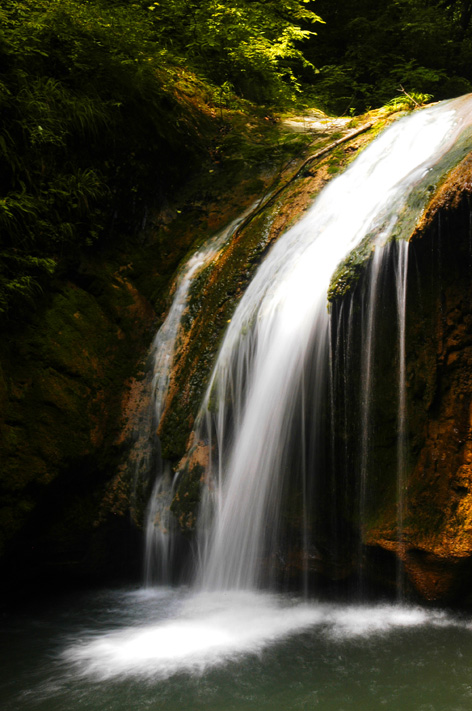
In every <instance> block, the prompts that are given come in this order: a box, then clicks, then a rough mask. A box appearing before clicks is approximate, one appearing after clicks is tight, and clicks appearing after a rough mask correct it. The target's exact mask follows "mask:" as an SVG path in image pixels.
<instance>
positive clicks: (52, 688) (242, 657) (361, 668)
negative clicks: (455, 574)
mask: <svg viewBox="0 0 472 711" xmlns="http://www.w3.org/2000/svg"><path fill="white" fill-rule="evenodd" d="M0 652H1V660H2V664H1V667H0V708H1V709H2V710H3V711H13V710H14V711H26V710H29V709H31V710H33V709H35V710H38V711H39V710H41V711H80V710H81V709H84V710H89V709H90V710H91V711H92V710H93V711H105V710H106V711H122V710H123V711H124V710H130V711H131V710H132V711H141V710H145V709H146V710H150V711H158V710H159V711H174V710H177V709H178V710H180V711H184V710H185V711H186V710H188V711H194V710H198V709H208V710H210V709H211V710H212V711H213V710H214V711H229V710H233V709H234V710H235V711H236V710H239V709H241V710H242V709H245V710H253V709H254V710H255V709H258V710H260V711H278V710H279V709H280V710H292V709H293V710H295V709H297V710H302V709H303V710H306V709H323V711H348V710H352V709H359V710H362V711H378V710H379V709H389V710H391V711H446V710H447V711H470V709H472V620H469V619H468V618H459V617H454V616H452V615H450V614H448V613H445V612H441V611H435V610H424V609H422V608H416V607H407V606H394V605H378V606H376V605H371V606H347V605H338V604H336V605H334V604H333V605H330V604H327V603H317V602H313V601H310V602H308V603H306V602H303V601H301V600H299V599H296V598H293V597H289V596H281V595H280V596H278V595H268V594H262V593H260V594H255V593H241V592H239V593H226V594H225V593H220V594H216V593H212V594H202V595H195V594H194V593H190V592H189V591H186V590H183V589H180V590H170V589H160V590H154V591H145V590H129V589H128V590H115V591H110V590H108V591H102V592H94V593H89V594H82V595H70V596H67V597H65V598H62V599H61V601H60V602H58V601H57V600H55V601H52V602H51V603H50V604H46V605H43V606H42V607H41V608H39V607H38V606H37V607H36V609H35V610H34V611H29V612H26V611H25V612H22V613H20V614H19V613H12V614H10V615H9V614H7V615H5V616H4V619H3V626H2V635H1V646H0Z"/></svg>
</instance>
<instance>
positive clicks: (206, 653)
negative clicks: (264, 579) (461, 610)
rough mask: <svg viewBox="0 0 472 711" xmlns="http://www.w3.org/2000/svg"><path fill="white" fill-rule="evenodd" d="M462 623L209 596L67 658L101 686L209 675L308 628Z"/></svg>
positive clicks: (378, 630)
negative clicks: (111, 681)
mask: <svg viewBox="0 0 472 711" xmlns="http://www.w3.org/2000/svg"><path fill="white" fill-rule="evenodd" d="M456 624H458V623H457V622H455V621H454V620H453V619H452V618H450V617H448V615H447V614H446V613H445V612H441V611H434V610H425V609H422V608H417V607H406V606H399V605H374V606H343V605H333V604H325V603H304V602H299V601H298V600H294V599H293V598H288V597H283V596H280V595H279V596H277V595H270V594H265V593H255V592H240V591H235V592H232V591H230V592H224V593H201V594H197V595H192V596H190V597H188V598H186V599H184V600H183V601H182V603H181V607H180V609H179V610H178V612H175V611H174V617H173V618H172V619H164V620H157V621H154V622H148V623H146V624H137V625H136V624H135V625H134V626H130V627H125V628H123V629H121V630H118V631H116V630H114V631H109V632H104V633H101V634H99V635H96V636H94V637H92V638H89V639H88V640H84V639H82V640H80V641H77V642H74V643H72V644H71V645H70V646H69V647H68V648H67V649H66V650H65V651H64V652H63V655H62V659H63V661H65V662H66V663H68V664H70V665H72V667H73V669H74V671H75V673H78V674H80V675H84V676H91V677H94V678H95V679H96V680H99V681H104V680H107V679H111V678H116V677H120V678H123V677H127V676H133V677H136V676H137V677H147V678H153V679H156V678H168V677H170V676H172V675H174V674H177V673H179V672H190V673H193V674H195V673H196V674H201V673H203V672H204V671H206V670H208V669H210V668H212V667H216V666H220V665H222V664H225V663H227V662H229V661H231V660H235V659H238V658H241V657H242V656H244V655H250V654H260V653H261V652H263V651H264V650H265V649H267V648H268V647H269V646H272V645H275V644H277V643H278V642H280V641H282V640H284V639H286V638H287V637H289V636H293V635H297V634H301V633H303V632H308V631H311V633H312V634H318V635H322V636H325V637H328V638H330V639H332V640H333V639H334V640H340V641H345V640H347V639H360V638H367V637H371V636H372V635H380V634H389V633H392V632H394V631H395V630H398V629H412V628H417V627H420V626H429V625H432V626H451V625H456Z"/></svg>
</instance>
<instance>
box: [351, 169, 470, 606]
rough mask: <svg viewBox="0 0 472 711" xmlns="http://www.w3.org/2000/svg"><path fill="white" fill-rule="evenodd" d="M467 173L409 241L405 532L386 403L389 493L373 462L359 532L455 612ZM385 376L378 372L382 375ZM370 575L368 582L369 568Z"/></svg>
mask: <svg viewBox="0 0 472 711" xmlns="http://www.w3.org/2000/svg"><path fill="white" fill-rule="evenodd" d="M470 163H471V161H470V159H469V160H466V161H464V162H463V164H461V166H459V168H458V169H457V170H456V171H454V173H453V174H452V175H451V177H450V178H449V180H448V181H447V182H446V184H445V185H444V186H443V188H442V189H441V190H440V191H439V194H438V195H437V196H436V198H435V199H434V201H433V203H432V204H431V206H430V209H429V211H428V212H427V214H426V217H425V219H424V220H423V223H422V224H421V225H420V228H419V229H418V230H417V231H416V232H415V234H414V235H413V236H412V239H411V241H410V253H409V269H408V296H407V325H406V385H407V393H406V397H407V411H408V464H407V471H406V473H405V480H404V486H403V503H402V507H403V513H402V517H403V522H402V525H401V526H400V525H399V522H398V513H399V506H398V504H397V499H398V492H395V486H394V485H393V481H394V479H395V471H394V467H393V466H390V467H389V465H388V462H389V461H391V462H394V461H396V453H395V449H394V444H393V443H392V444H391V445H390V446H388V443H387V442H386V441H385V440H384V441H383V442H381V441H380V440H381V438H382V435H381V433H382V431H383V430H385V429H386V428H387V427H388V420H390V421H391V416H388V413H389V411H390V409H391V408H390V405H391V403H390V402H382V400H381V399H380V400H379V402H378V407H377V408H376V414H377V417H378V418H379V421H378V423H377V427H376V430H375V432H374V441H373V448H374V451H375V450H376V448H377V449H378V450H379V451H380V450H381V449H382V447H383V448H384V457H382V460H383V462H384V464H385V463H387V464H386V466H384V468H383V475H382V476H383V478H384V480H387V482H388V480H390V486H388V485H387V486H386V487H385V489H384V492H382V490H381V489H382V487H381V486H380V485H379V482H378V476H377V475H376V472H375V465H376V460H375V457H374V460H373V461H372V463H371V467H370V469H369V473H368V475H369V479H368V482H369V487H370V486H372V487H373V492H372V495H373V497H374V498H376V507H377V510H376V512H375V514H373V513H372V515H370V516H369V517H368V520H367V521H364V522H363V535H364V541H365V543H366V544H367V546H369V547H370V548H371V549H372V550H375V548H379V547H380V548H381V549H383V550H385V551H390V552H392V553H393V554H394V555H395V557H396V559H397V560H399V561H401V565H402V567H403V570H404V575H405V578H406V585H407V587H408V586H409V587H410V588H411V589H412V591H413V592H414V593H416V594H418V595H419V596H420V597H421V598H424V599H426V600H432V601H448V602H449V601H451V602H461V603H466V602H469V603H470V602H471V600H470V583H471V576H472V409H471V405H472V244H471V222H470V220H471V218H470V215H471V212H470V205H469V200H470V198H469V194H470V175H471V172H470V167H471V166H470ZM381 337H382V338H384V339H385V343H386V344H387V350H388V349H389V348H392V350H393V349H394V348H395V346H394V343H393V336H389V335H388V329H387V331H385V330H384V331H383V332H382V335H381ZM388 344H389V345H388ZM385 366H386V363H385V361H384V362H383V363H382V362H381V363H380V364H379V367H380V370H382V368H385ZM387 372H388V371H387ZM380 392H382V385H381V382H380ZM391 425H393V423H392V422H391ZM389 491H390V493H388V492H389ZM368 557H369V556H368ZM374 558H375V556H374V557H373V559H374ZM392 564H393V565H394V564H395V563H394V559H393V558H392ZM370 572H371V573H372V574H374V575H375V564H372V566H371V570H370ZM393 578H394V576H391V582H392V581H393Z"/></svg>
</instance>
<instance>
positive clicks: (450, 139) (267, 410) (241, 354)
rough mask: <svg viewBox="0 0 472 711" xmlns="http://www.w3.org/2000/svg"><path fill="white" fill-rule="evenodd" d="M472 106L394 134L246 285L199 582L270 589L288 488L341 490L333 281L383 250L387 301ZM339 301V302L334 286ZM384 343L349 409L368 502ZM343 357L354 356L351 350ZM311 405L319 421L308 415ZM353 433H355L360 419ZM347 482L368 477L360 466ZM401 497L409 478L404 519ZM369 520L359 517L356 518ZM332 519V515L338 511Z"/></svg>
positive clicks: (206, 424) (399, 403)
mask: <svg viewBox="0 0 472 711" xmlns="http://www.w3.org/2000/svg"><path fill="white" fill-rule="evenodd" d="M471 103H472V102H471V99H470V97H469V98H468V97H465V98H462V99H459V100H455V101H454V102H446V103H443V104H441V105H439V106H436V107H433V108H429V109H426V110H423V111H421V112H416V113H415V114H413V115H411V116H409V117H408V118H406V119H404V120H403V121H402V122H400V123H397V124H394V125H393V126H392V127H390V128H389V129H387V130H386V131H385V132H384V133H383V134H382V135H381V136H380V137H379V138H378V139H377V140H376V141H375V142H374V143H373V144H371V145H370V146H369V147H368V148H367V149H366V150H365V151H364V152H363V153H362V154H361V155H360V156H359V157H358V159H357V160H356V161H355V162H354V163H353V164H352V166H351V167H350V168H349V169H348V170H347V171H346V172H345V173H344V174H343V175H342V176H340V177H339V178H337V179H336V180H335V181H333V182H332V183H330V184H329V185H328V186H327V188H325V190H324V191H323V193H322V194H321V195H320V196H319V198H318V199H317V201H316V202H315V204H314V205H313V207H312V208H311V209H310V210H309V211H308V213H307V214H306V216H305V217H304V218H303V219H302V220H301V221H300V222H299V223H298V224H297V225H296V226H295V227H294V228H292V229H291V230H289V231H288V232H287V233H286V234H285V235H284V236H283V237H282V238H281V239H280V240H279V241H278V243H277V244H276V245H275V246H274V247H273V249H272V250H271V252H270V254H269V255H268V257H267V258H266V260H265V262H264V263H263V264H262V265H261V267H260V269H259V271H258V272H257V274H256V276H255V278H254V280H253V282H252V283H251V285H250V286H249V288H248V289H247V291H246V293H245V295H244V297H243V299H242V301H241V302H240V304H239V306H238V309H237V311H236V313H235V315H234V317H233V319H232V321H231V324H230V326H229V328H228V331H227V334H226V336H225V339H224V342H223V345H222V347H221V350H220V353H219V356H218V359H217V362H216V366H215V369H214V372H213V375H212V378H211V382H210V385H209V388H208V391H207V395H206V398H205V401H204V403H203V406H202V411H201V415H200V428H199V430H198V432H197V441H198V440H200V441H206V442H207V443H209V446H210V451H211V462H210V464H209V467H208V472H207V482H208V485H207V489H206V491H205V492H204V495H203V497H202V507H201V508H202V510H201V513H200V517H201V522H202V523H203V522H204V523H203V525H201V526H200V531H201V535H200V559H201V567H200V575H199V579H200V583H201V584H202V585H204V587H207V588H211V589H231V588H236V589H241V588H251V587H254V586H258V585H260V584H262V583H263V582H264V581H265V582H267V581H268V580H269V581H270V579H271V574H270V573H271V570H273V569H274V567H275V568H284V567H285V568H286V567H287V566H288V562H287V560H286V555H287V550H286V549H284V545H283V536H282V535H281V533H282V532H285V533H286V532H287V527H286V526H285V518H287V515H288V514H287V512H286V511H284V512H282V511H281V508H280V507H281V501H282V499H284V498H288V501H289V503H290V504H291V503H293V501H294V499H295V498H296V497H294V496H293V495H291V492H290V489H291V482H298V483H300V482H302V488H303V491H304V494H303V495H302V496H301V500H302V501H305V502H306V501H307V499H312V498H316V496H317V490H318V489H319V488H320V487H321V486H322V485H323V486H324V487H325V488H326V481H328V482H329V481H331V484H329V486H333V483H332V477H331V478H330V476H329V473H328V474H327V472H326V469H329V467H330V466H331V465H330V459H331V460H332V461H334V457H333V456H330V454H329V451H327V448H326V446H325V440H326V439H330V436H328V437H327V434H329V426H328V425H329V422H330V421H332V415H331V414H330V411H329V400H330V393H332V392H333V387H332V384H330V380H329V372H330V367H329V365H330V358H331V359H333V358H334V360H336V358H337V357H338V356H337V354H334V355H333V353H332V352H331V349H330V343H331V344H332V343H333V339H332V338H331V339H330V319H329V315H328V311H327V308H326V307H327V293H328V288H329V285H330V279H331V277H332V275H333V273H334V272H335V270H336V267H337V266H338V264H339V263H340V262H342V260H343V259H344V258H346V256H347V255H349V254H350V253H351V252H352V250H355V249H357V250H358V251H359V254H358V255H357V258H358V260H359V261H360V262H362V260H364V261H368V260H369V255H370V254H371V250H372V245H373V244H375V245H377V249H376V250H375V256H374V258H373V261H372V262H371V268H370V270H368V273H369V274H371V275H372V276H371V278H372V279H373V283H371V284H370V286H369V287H368V288H367V291H366V294H367V295H368V294H371V296H366V298H367V300H371V301H372V302H374V301H375V296H374V294H375V292H376V289H377V286H376V284H375V280H376V279H377V276H376V275H378V273H380V272H381V271H383V270H387V271H388V270H390V269H391V266H389V265H388V264H386V265H384V263H383V262H384V260H385V259H388V255H389V254H390V252H392V250H383V249H382V246H383V245H384V244H385V243H387V242H389V240H392V239H402V238H403V239H405V238H408V236H409V235H410V234H411V232H412V229H413V228H414V226H415V224H416V221H417V219H418V217H419V215H420V213H421V210H422V208H423V206H424V205H425V204H426V202H427V200H428V197H429V194H430V186H434V185H435V184H436V183H437V181H438V180H439V178H440V177H441V175H442V174H443V173H444V172H445V171H446V170H447V169H448V167H450V166H451V165H453V164H455V162H457V161H458V160H460V157H461V156H462V155H465V153H466V152H467V151H468V149H469V148H470V122H471V118H470V117H471ZM340 205H342V206H343V210H342V211H341V210H340V209H339V206H340ZM393 251H395V253H396V254H398V255H400V262H401V266H400V267H399V268H398V272H399V282H398V283H399V284H400V286H399V291H398V292H397V297H396V298H395V299H394V300H395V303H396V304H397V305H398V307H397V306H396V314H397V315H396V316H395V318H394V327H396V328H397V330H398V332H399V334H400V341H401V340H402V338H404V313H405V306H404V304H405V302H404V299H405V288H406V279H405V274H406V257H405V255H406V251H405V250H403V249H398V250H393ZM402 260H403V261H402ZM377 262H378V264H377ZM375 264H377V267H376V268H375V269H374V268H373V266H372V265H375ZM394 270H395V268H394ZM337 276H338V284H339V283H342V282H343V279H344V276H343V272H342V270H341V272H340V274H338V275H337ZM346 278H349V274H348V275H347V277H346ZM331 298H332V299H336V293H335V290H334V293H332V294H331ZM365 318H366V319H367V320H366V321H365V325H364V331H366V333H367V335H366V338H371V331H372V329H373V328H374V322H375V319H376V317H375V314H374V311H372V309H371V311H370V312H369V309H367V311H366V315H365ZM369 322H370V324H371V325H370V326H369ZM395 324H397V326H395ZM347 328H348V331H349V326H348V327H347ZM331 332H332V328H331ZM372 344H373V341H372ZM372 344H371V345H369V344H367V346H366V349H365V352H364V355H363V359H362V360H363V362H362V363H361V367H362V374H361V377H360V382H361V384H363V385H364V387H365V388H366V389H367V392H362V393H361V396H360V398H359V396H358V397H357V402H358V405H359V411H358V412H354V413H349V412H348V410H349V403H344V410H345V413H346V416H347V418H348V419H349V418H352V417H354V418H357V419H358V420H360V422H361V423H363V427H362V430H361V434H360V441H361V450H363V449H365V452H364V453H362V454H361V456H360V462H359V455H357V456H355V457H354V461H356V465H357V466H358V467H359V466H360V470H361V484H360V492H358V494H357V498H358V500H359V504H358V506H359V507H360V508H362V507H364V504H363V503H362V501H363V499H366V498H367V496H368V492H367V489H368V480H367V474H366V472H367V468H368V458H369V452H368V449H369V428H370V426H371V425H370V422H371V421H372V417H371V414H370V409H371V407H372V405H371V402H370V400H371V398H370V394H369V391H370V390H371V388H372V387H373V383H372V380H371V379H372V376H371V374H370V373H369V369H371V367H372V366H371V364H370V357H371V356H370V355H369V353H370V351H371V348H372V347H373V345H372ZM344 352H345V354H346V355H345V357H347V358H348V359H349V353H348V349H347V350H346V349H344ZM399 352H400V361H399V367H398V369H397V375H396V376H395V377H394V378H392V381H393V383H394V386H393V387H394V391H395V392H394V395H393V397H394V399H395V401H396V405H395V407H396V408H397V413H398V412H399V413H400V414H397V417H396V420H397V425H396V427H397V431H398V432H399V437H398V441H399V442H400V444H399V445H398V461H399V462H400V461H401V459H402V457H404V455H403V454H402V452H403V451H404V448H405V434H406V418H405V417H406V416H405V413H404V401H403V399H402V398H403V395H401V394H400V395H398V388H399V387H400V385H401V387H400V389H402V388H403V387H404V365H402V363H403V361H404V346H402V345H400V351H399ZM358 382H359V379H358ZM354 402H356V400H354ZM308 403H309V404H308ZM308 409H309V410H310V414H309V417H308V418H307V417H306V416H305V415H302V416H301V417H300V413H301V412H302V413H306V412H307V410H308ZM300 420H301V421H300ZM327 423H328V424H327ZM346 426H348V427H351V425H350V424H349V423H347V425H346ZM328 450H329V447H328ZM300 452H301V454H300ZM404 468H405V463H403V464H402V463H399V464H398V469H399V470H401V474H400V476H399V479H400V480H401V481H403V478H404V477H405V471H404ZM363 470H364V472H363V473H362V471H363ZM348 475H349V476H350V478H352V477H353V476H354V478H356V477H358V476H359V471H356V472H354V473H352V472H351V473H349V474H348ZM308 479H309V480H310V484H309V485H308V484H307V480H308ZM402 490H403V484H402V483H401V484H399V488H398V511H399V518H400V520H401V519H402V516H403V514H402V507H403V505H404V504H403V503H402V500H401V491H402ZM287 492H288V496H287ZM320 500H321V501H323V496H320ZM309 503H310V506H309V509H310V510H309V511H307V512H305V513H304V512H303V511H300V512H298V513H295V514H294V515H293V514H291V515H292V519H293V518H294V517H295V518H297V517H298V519H299V520H298V522H297V524H296V525H295V527H297V526H298V529H299V531H301V532H302V533H301V538H302V540H303V545H304V546H305V547H308V549H305V551H304V552H303V554H302V556H301V559H302V560H303V562H304V564H305V565H306V563H307V561H308V560H309V559H310V556H311V557H313V558H316V557H317V547H316V545H315V543H316V541H313V539H312V540H311V542H310V541H308V538H309V536H308V530H307V529H308V527H307V522H308V521H310V526H309V528H310V529H311V532H310V535H312V532H313V531H314V530H315V529H316V521H315V520H314V509H315V506H313V504H312V501H310V502H309ZM315 504H316V502H315ZM282 513H283V515H282ZM362 515H363V514H362V513H361V512H360V513H359V514H358V515H357V518H359V519H360V518H362ZM323 516H324V517H325V518H326V512H324V513H322V517H323ZM352 518H355V515H354V516H353V514H352V512H351V519H352ZM400 532H401V525H400V527H399V535H401V533H400ZM321 557H322V556H321ZM292 562H293V561H292ZM316 566H317V564H316V562H315V563H314V568H316ZM295 567H296V564H295Z"/></svg>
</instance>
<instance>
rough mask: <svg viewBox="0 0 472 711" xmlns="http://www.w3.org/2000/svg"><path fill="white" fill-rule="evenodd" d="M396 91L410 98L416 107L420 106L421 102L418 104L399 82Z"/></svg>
mask: <svg viewBox="0 0 472 711" xmlns="http://www.w3.org/2000/svg"><path fill="white" fill-rule="evenodd" d="M398 91H399V92H400V93H402V94H405V96H407V97H408V98H409V99H410V101H412V102H413V103H414V105H415V108H416V109H419V108H420V106H421V104H419V103H418V102H417V101H415V99H414V98H413V97H412V96H411V94H409V93H408V92H407V91H406V89H404V88H403V86H402V85H401V84H400V88H399V89H398Z"/></svg>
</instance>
